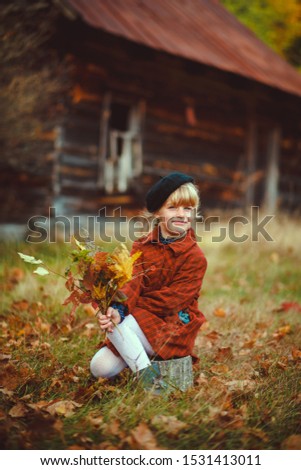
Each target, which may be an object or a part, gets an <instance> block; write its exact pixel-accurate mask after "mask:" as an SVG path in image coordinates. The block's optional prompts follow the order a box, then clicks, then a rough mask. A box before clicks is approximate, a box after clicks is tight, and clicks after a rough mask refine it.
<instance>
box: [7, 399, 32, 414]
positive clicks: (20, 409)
mask: <svg viewBox="0 0 301 470" xmlns="http://www.w3.org/2000/svg"><path fill="white" fill-rule="evenodd" d="M26 413H28V409H27V407H26V406H25V405H24V403H21V402H19V403H17V404H16V405H14V406H13V407H12V408H11V409H10V410H9V412H8V414H9V416H11V417H12V418H23V416H25V415H26Z"/></svg>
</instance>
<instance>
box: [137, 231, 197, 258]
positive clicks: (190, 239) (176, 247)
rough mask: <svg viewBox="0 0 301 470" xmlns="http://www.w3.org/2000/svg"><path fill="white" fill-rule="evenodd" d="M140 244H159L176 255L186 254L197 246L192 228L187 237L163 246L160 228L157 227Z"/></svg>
mask: <svg viewBox="0 0 301 470" xmlns="http://www.w3.org/2000/svg"><path fill="white" fill-rule="evenodd" d="M140 243H142V244H143V245H147V244H148V243H153V244H155V243H157V244H159V245H160V246H164V247H166V248H169V249H171V250H172V251H173V252H174V253H175V255H179V254H180V253H185V252H186V251H188V250H189V249H190V248H191V247H192V246H193V245H195V243H196V238H195V233H194V231H193V229H192V228H190V229H189V230H188V231H187V233H186V235H185V236H183V237H181V238H179V239H178V240H176V241H173V242H172V243H168V244H167V245H163V243H161V242H160V237H159V227H158V226H156V227H155V228H154V229H153V230H152V231H151V232H150V233H149V234H148V235H146V236H145V237H144V238H143V239H142V240H140Z"/></svg>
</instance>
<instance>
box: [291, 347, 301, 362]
mask: <svg viewBox="0 0 301 470" xmlns="http://www.w3.org/2000/svg"><path fill="white" fill-rule="evenodd" d="M292 357H293V359H294V361H297V360H299V359H301V350H300V349H297V348H295V347H294V348H293V349H292Z"/></svg>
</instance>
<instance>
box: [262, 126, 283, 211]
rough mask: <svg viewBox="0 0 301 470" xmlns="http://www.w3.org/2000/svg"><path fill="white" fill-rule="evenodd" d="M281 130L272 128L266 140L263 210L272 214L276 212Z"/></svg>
mask: <svg viewBox="0 0 301 470" xmlns="http://www.w3.org/2000/svg"><path fill="white" fill-rule="evenodd" d="M280 141H281V129H280V128H279V127H274V128H273V129H272V130H271V132H270V135H269V138H268V149H267V169H266V184H265V192H264V203H263V206H264V209H265V211H266V212H268V213H272V214H274V213H275V212H276V210H277V199H278V180H279V158H280Z"/></svg>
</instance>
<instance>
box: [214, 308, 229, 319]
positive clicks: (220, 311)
mask: <svg viewBox="0 0 301 470" xmlns="http://www.w3.org/2000/svg"><path fill="white" fill-rule="evenodd" d="M213 315H214V316H215V317H219V318H225V317H226V312H225V310H224V309H223V308H216V309H215V310H214V312H213Z"/></svg>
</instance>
